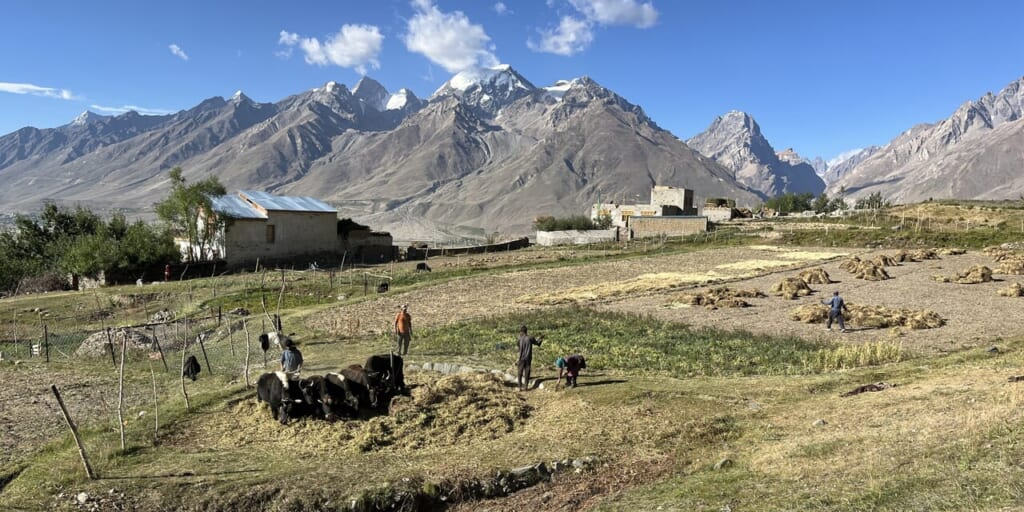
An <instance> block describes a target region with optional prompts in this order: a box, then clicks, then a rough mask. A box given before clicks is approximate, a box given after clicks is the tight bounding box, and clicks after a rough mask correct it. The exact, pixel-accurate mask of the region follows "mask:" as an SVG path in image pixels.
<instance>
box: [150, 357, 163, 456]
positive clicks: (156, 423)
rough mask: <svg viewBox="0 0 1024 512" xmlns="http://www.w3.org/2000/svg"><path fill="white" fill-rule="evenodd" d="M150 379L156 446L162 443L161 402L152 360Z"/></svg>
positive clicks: (154, 441) (154, 442)
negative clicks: (151, 381)
mask: <svg viewBox="0 0 1024 512" xmlns="http://www.w3.org/2000/svg"><path fill="white" fill-rule="evenodd" d="M164 364H167V363H166V362H165V363H164ZM149 377H150V379H152V380H153V444H154V445H156V444H157V443H159V442H160V400H159V398H157V394H156V372H154V371H153V360H152V359H150V360H149Z"/></svg>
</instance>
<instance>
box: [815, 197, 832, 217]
mask: <svg viewBox="0 0 1024 512" xmlns="http://www.w3.org/2000/svg"><path fill="white" fill-rule="evenodd" d="M829 204H831V203H830V202H829V200H828V194H825V193H824V192H822V193H821V195H819V196H818V197H816V198H814V202H813V203H811V209H812V210H814V211H815V212H817V213H827V212H829V211H830V210H829V209H828V207H829Z"/></svg>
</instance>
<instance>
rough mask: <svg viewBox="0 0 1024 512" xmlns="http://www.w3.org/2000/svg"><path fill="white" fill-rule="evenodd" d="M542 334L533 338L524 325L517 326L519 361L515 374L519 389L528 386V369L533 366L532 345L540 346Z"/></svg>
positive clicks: (524, 388) (522, 389) (542, 339)
mask: <svg viewBox="0 0 1024 512" xmlns="http://www.w3.org/2000/svg"><path fill="white" fill-rule="evenodd" d="M542 341H544V336H540V337H538V338H534V337H533V336H530V335H529V334H527V329H526V326H525V325H524V326H522V327H520V328H519V361H518V364H517V367H518V370H519V373H518V375H517V376H516V383H517V384H519V389H520V390H521V391H525V390H526V389H528V388H529V387H530V370H531V367H532V366H533V347H534V345H536V346H538V347H539V346H540V344H541V342H542Z"/></svg>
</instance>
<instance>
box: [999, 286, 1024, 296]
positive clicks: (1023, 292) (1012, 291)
mask: <svg viewBox="0 0 1024 512" xmlns="http://www.w3.org/2000/svg"><path fill="white" fill-rule="evenodd" d="M999 295H1002V296H1003V297H1024V286H1021V284H1020V283H1013V284H1012V285H1010V286H1007V287H1006V288H1002V289H1000V290H999Z"/></svg>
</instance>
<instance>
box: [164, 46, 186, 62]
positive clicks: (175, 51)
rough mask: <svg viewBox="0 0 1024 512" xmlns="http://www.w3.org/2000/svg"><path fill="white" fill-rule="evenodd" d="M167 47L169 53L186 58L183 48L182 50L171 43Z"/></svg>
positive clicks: (182, 58)
mask: <svg viewBox="0 0 1024 512" xmlns="http://www.w3.org/2000/svg"><path fill="white" fill-rule="evenodd" d="M167 48H168V49H170V50H171V53H172V54H174V56H175V57H179V58H181V60H188V54H186V53H185V50H182V49H181V47H180V46H178V45H176V44H172V45H170V46H168V47H167Z"/></svg>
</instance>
